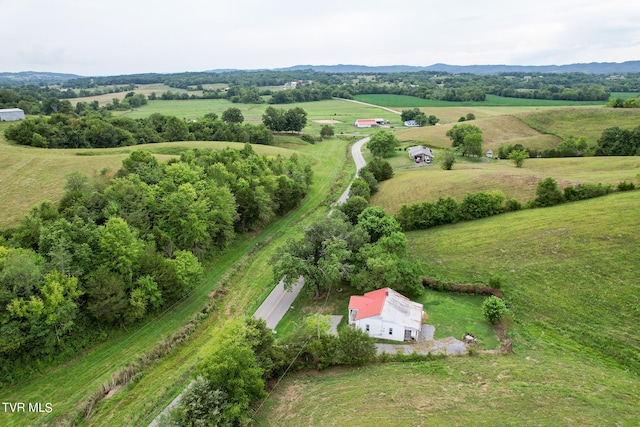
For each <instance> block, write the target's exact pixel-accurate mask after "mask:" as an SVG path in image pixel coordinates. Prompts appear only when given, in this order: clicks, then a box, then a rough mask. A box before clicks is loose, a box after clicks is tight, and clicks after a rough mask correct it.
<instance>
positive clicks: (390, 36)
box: [0, 0, 640, 75]
mask: <svg viewBox="0 0 640 427" xmlns="http://www.w3.org/2000/svg"><path fill="white" fill-rule="evenodd" d="M1 10H2V13H3V17H5V16H6V17H8V19H4V20H3V30H4V32H5V34H12V35H13V34H16V35H18V36H16V37H19V42H16V43H11V44H10V45H8V46H5V47H4V51H3V55H1V56H0V71H21V70H26V69H35V70H39V71H50V70H57V71H61V72H73V73H78V74H84V75H107V74H125V73H138V72H178V71H201V70H206V69H213V68H245V69H256V68H273V67H285V66H290V65H296V64H337V63H351V64H363V65H391V64H408V65H430V64H433V63H436V62H445V63H451V64H459V65H465V64H496V63H504V64H531V65H542V64H566V63H572V62H592V61H600V62H604V61H617V62H621V61H625V60H634V59H639V58H640V27H638V25H637V22H639V21H640V8H638V7H637V6H636V5H635V3H634V2H632V1H628V0H624V1H622V0H610V1H607V2H602V1H593V0H583V1H578V0H537V1H536V2H511V1H506V0H485V1H482V2H478V1H477V0H458V1H456V2H451V1H445V0H429V1H425V2H414V3H411V4H394V3H389V2H388V1H382V0H368V1H365V0H350V1H344V0H340V1H339V0H325V1H322V2H320V1H312V0H310V1H308V2H304V3H302V2H299V1H296V2H294V1H292V0H274V1H268V2H267V1H257V0H235V1H228V0H222V1H216V2H210V1H205V0H182V1H181V2H169V1H166V0H155V1H149V0H136V1H130V0H126V1H125V0H92V1H81V0H58V1H56V2H50V1H48V0H30V1H28V2H15V1H14V2H9V1H4V0H2V3H1Z"/></svg>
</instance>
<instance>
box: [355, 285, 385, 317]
mask: <svg viewBox="0 0 640 427" xmlns="http://www.w3.org/2000/svg"><path fill="white" fill-rule="evenodd" d="M388 291H389V288H382V289H378V290H377V291H371V292H367V293H366V294H364V295H363V296H359V295H354V296H352V297H351V298H350V299H349V310H353V309H355V310H358V315H357V316H356V318H355V319H354V320H360V319H364V318H365V317H371V316H377V315H379V314H381V313H382V308H383V307H384V302H385V300H386V299H387V295H388Z"/></svg>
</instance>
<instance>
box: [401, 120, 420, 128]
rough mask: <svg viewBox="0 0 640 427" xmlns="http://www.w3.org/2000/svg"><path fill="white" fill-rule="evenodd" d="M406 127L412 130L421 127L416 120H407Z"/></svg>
mask: <svg viewBox="0 0 640 427" xmlns="http://www.w3.org/2000/svg"><path fill="white" fill-rule="evenodd" d="M404 125H405V126H408V127H412V128H414V127H419V126H420V125H419V124H418V122H416V121H415V120H407V121H406V122H404Z"/></svg>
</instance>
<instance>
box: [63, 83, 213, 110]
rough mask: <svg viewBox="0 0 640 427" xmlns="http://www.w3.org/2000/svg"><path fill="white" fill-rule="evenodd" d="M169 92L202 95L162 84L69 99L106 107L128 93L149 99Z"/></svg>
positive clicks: (138, 86) (74, 102)
mask: <svg viewBox="0 0 640 427" xmlns="http://www.w3.org/2000/svg"><path fill="white" fill-rule="evenodd" d="M208 86H213V87H219V86H224V85H208ZM169 90H170V91H171V92H173V93H189V94H192V93H193V94H197V95H202V91H194V92H188V91H186V90H185V89H176V88H173V87H170V86H167V85H165V84H162V83H154V84H147V85H137V87H136V89H134V90H133V91H124V92H118V93H105V94H102V95H95V96H86V97H81V98H72V99H69V101H70V102H71V104H73V105H75V104H77V103H78V102H93V101H98V102H99V103H100V106H104V105H106V104H108V103H110V102H111V101H112V100H113V98H117V99H119V100H120V101H122V100H123V99H124V97H125V96H126V95H127V93H129V92H135V93H141V94H143V95H145V96H147V97H148V96H149V95H151V93H153V92H155V93H156V95H158V96H160V95H161V94H162V93H163V92H167V91H169Z"/></svg>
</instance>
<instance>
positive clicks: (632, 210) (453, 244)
mask: <svg viewBox="0 0 640 427" xmlns="http://www.w3.org/2000/svg"><path fill="white" fill-rule="evenodd" d="M639 214H640V191H632V192H626V193H617V194H612V195H608V196H604V197H599V198H596V199H591V200H585V201H581V202H574V203H565V204H563V205H559V206H556V207H552V208H542V209H528V210H524V211H519V212H515V213H510V214H503V215H498V216H495V217H492V218H488V219H485V220H481V221H472V222H465V223H459V224H456V225H453V226H448V227H437V228H434V229H430V230H424V231H419V232H411V233H408V238H409V242H410V246H411V248H412V250H413V252H414V253H415V254H416V255H417V256H419V257H420V259H421V260H422V264H423V267H424V268H425V270H426V271H429V272H431V274H433V275H434V276H436V277H439V278H446V279H447V280H450V281H454V282H469V281H473V280H477V279H478V278H481V277H489V276H491V275H497V276H500V277H502V278H503V280H504V284H503V286H502V289H503V292H504V293H505V296H506V299H507V301H508V302H509V305H510V308H511V310H512V311H513V313H514V318H515V322H516V325H515V332H516V335H515V336H516V338H517V339H518V341H517V342H518V344H517V345H516V351H517V347H518V346H519V345H522V346H525V347H526V346H527V345H530V344H533V343H537V342H539V341H543V342H544V343H545V345H548V346H553V347H556V348H559V349H563V350H565V351H571V352H576V353H578V354H581V355H583V356H584V357H586V358H589V357H593V358H595V359H602V360H603V361H606V362H607V363H613V364H619V365H620V366H623V367H625V368H626V369H628V370H629V371H632V372H635V373H636V374H639V373H640V335H638V333H637V330H636V328H637V325H638V322H639V321H640V289H639V288H638V283H639V282H640V269H638V265H640V233H639V231H640V215H639Z"/></svg>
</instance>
